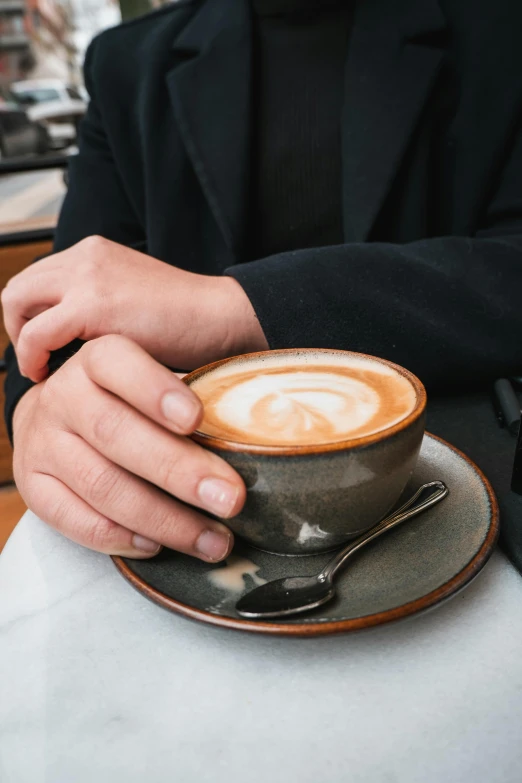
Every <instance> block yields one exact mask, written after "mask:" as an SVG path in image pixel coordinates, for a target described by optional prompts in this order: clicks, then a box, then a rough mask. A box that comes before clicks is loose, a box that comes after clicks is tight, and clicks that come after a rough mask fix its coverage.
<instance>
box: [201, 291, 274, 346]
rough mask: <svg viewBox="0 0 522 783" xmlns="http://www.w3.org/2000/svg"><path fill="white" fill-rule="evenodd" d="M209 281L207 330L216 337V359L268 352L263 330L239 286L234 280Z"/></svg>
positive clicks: (248, 300)
mask: <svg viewBox="0 0 522 783" xmlns="http://www.w3.org/2000/svg"><path fill="white" fill-rule="evenodd" d="M210 280H211V281H212V284H211V290H210V306H209V309H210V312H211V314H212V315H211V318H212V321H211V323H210V325H209V328H210V330H211V332H213V333H214V334H215V335H216V337H217V338H218V341H217V344H216V346H215V351H216V353H219V354H220V355H219V356H217V355H216V359H218V358H225V357H227V356H237V355H238V354H242V353H251V352H254V351H266V350H268V347H269V346H268V343H267V340H266V337H265V334H264V332H263V328H262V326H261V324H260V323H259V319H258V317H257V315H256V312H255V310H254V308H253V307H252V303H251V301H250V299H249V298H248V296H247V295H246V293H245V291H244V289H243V288H242V286H241V285H240V284H239V283H238V282H237V280H235V279H234V278H233V277H214V278H210ZM216 326H217V328H216Z"/></svg>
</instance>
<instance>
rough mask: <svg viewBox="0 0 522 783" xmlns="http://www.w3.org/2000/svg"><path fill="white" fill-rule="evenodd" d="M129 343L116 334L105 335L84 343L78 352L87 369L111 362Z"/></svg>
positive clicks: (126, 339)
mask: <svg viewBox="0 0 522 783" xmlns="http://www.w3.org/2000/svg"><path fill="white" fill-rule="evenodd" d="M129 342H130V341H129V340H128V338H126V337H121V335H118V334H105V335H103V336H102V337H96V338H95V339H93V340H89V342H87V343H85V345H83V346H82V347H81V349H80V351H79V353H80V354H81V356H82V360H83V361H84V363H85V364H86V365H87V366H88V367H97V366H100V365H103V364H104V363H105V362H107V361H112V360H113V359H114V356H115V355H117V354H119V353H120V352H121V351H122V350H123V349H124V348H125V346H126V345H127V344H128V343H129Z"/></svg>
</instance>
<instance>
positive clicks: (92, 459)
mask: <svg viewBox="0 0 522 783" xmlns="http://www.w3.org/2000/svg"><path fill="white" fill-rule="evenodd" d="M64 453H67V454H68V455H70V458H69V459H68V460H67V461H64V460H63V454H64ZM49 470H50V472H52V473H55V472H56V471H57V470H59V472H60V479H61V481H63V482H64V484H66V485H67V487H69V488H70V489H71V490H72V491H73V492H74V493H75V495H77V496H79V497H81V498H82V499H83V500H84V501H85V502H86V503H87V504H88V505H89V506H91V507H92V508H93V509H94V510H95V511H96V512H98V513H99V514H101V515H102V516H103V517H104V518H108V519H110V520H112V521H114V522H116V523H118V524H119V525H120V526H122V527H124V528H126V529H128V530H131V531H133V532H134V533H136V534H138V535H140V536H142V537H145V538H146V539H148V540H152V541H154V542H157V544H158V545H159V544H162V545H165V546H168V547H170V548H171V549H176V550H177V551H179V552H184V553H185V554H189V555H194V556H196V557H199V558H201V559H202V560H206V561H212V562H214V561H216V560H221V559H222V558H224V557H226V556H227V555H228V554H229V552H230V550H231V548H232V543H233V538H232V534H231V532H230V531H229V530H228V529H227V528H226V527H225V526H224V525H222V524H220V523H219V522H214V520H210V519H208V518H207V517H205V516H203V515H202V514H198V513H197V511H195V510H194V509H192V508H187V507H186V506H184V505H183V504H182V503H179V502H177V501H176V500H174V499H173V498H171V497H169V496H168V495H166V494H165V493H164V492H161V491H160V490H159V489H157V488H156V487H154V486H152V485H151V484H148V483H147V482H145V481H142V480H141V479H139V478H137V477H136V476H134V475H132V474H131V473H129V472H128V471H126V470H123V469H122V468H120V467H119V466H118V465H115V464H114V463H111V462H110V461H109V460H107V459H105V458H104V457H102V456H101V455H100V454H98V453H97V452H96V451H95V450H94V449H93V448H92V447H91V446H89V445H88V444H87V443H85V442H84V441H82V439H81V438H80V437H78V436H77V435H74V434H71V433H62V434H61V436H60V437H57V438H55V441H54V444H53V447H52V448H51V454H50V458H49Z"/></svg>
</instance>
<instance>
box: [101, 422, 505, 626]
mask: <svg viewBox="0 0 522 783" xmlns="http://www.w3.org/2000/svg"><path fill="white" fill-rule="evenodd" d="M426 435H429V437H430V438H433V439H434V440H438V441H439V442H440V443H442V444H444V445H445V446H447V447H448V448H449V449H451V450H452V451H454V452H455V453H456V454H458V455H459V456H460V457H461V458H462V459H463V460H464V461H465V462H467V463H468V465H470V466H471V468H472V469H473V470H474V471H475V472H476V473H477V475H478V476H479V477H480V479H481V481H482V483H483V485H484V488H485V489H486V492H487V494H488V498H489V503H490V507H491V523H490V526H489V530H488V532H487V535H486V537H485V539H484V541H483V542H482V545H481V546H480V549H479V550H478V551H477V552H476V553H475V554H474V555H473V557H472V558H471V560H470V561H469V563H468V564H467V565H466V566H464V568H463V569H462V571H459V573H458V574H455V576H454V577H452V578H451V579H449V580H448V581H447V582H445V583H444V584H443V585H441V586H440V587H438V588H437V589H436V590H432V592H431V593H428V594H427V595H424V596H422V597H421V598H417V599H416V600H414V601H409V602H408V603H405V604H403V605H402V606H397V607H395V608H393V609H388V610H387V611H385V612H377V613H375V614H369V615H365V616H362V617H354V618H352V619H350V620H331V621H329V622H311V623H292V624H290V623H288V622H287V623H281V622H278V621H276V620H274V621H272V622H262V621H257V620H246V619H242V618H239V617H238V618H235V617H225V616H224V615H218V614H212V613H211V612H207V611H205V610H204V609H195V608H194V607H193V606H188V605H187V604H183V603H181V602H180V601H176V600H175V599H174V598H171V597H170V596H168V595H165V594H164V593H162V592H160V591H159V590H156V588H154V587H151V586H150V585H149V584H147V582H145V581H144V580H143V579H141V577H139V576H138V575H137V574H135V573H134V571H133V570H132V569H131V568H130V567H129V566H128V565H127V563H126V562H125V560H124V559H123V558H122V557H119V556H115V555H113V556H112V560H113V561H114V564H115V566H116V568H117V569H118V571H119V572H120V573H121V574H122V576H123V577H124V578H125V579H126V580H127V581H128V582H129V583H130V584H131V585H132V587H134V588H135V589H136V590H137V591H138V592H140V593H142V594H143V595H144V596H145V597H146V598H149V599H150V600H151V601H153V602H154V603H156V604H159V606H162V607H163V608H165V609H169V610H170V611H171V612H175V613H176V614H181V615H183V616H184V617H188V618H189V619H191V620H199V621H200V622H204V623H207V624H209V625H217V626H221V627H222V628H230V629H232V630H235V631H250V632H252V633H263V634H271V635H273V636H292V637H311V636H327V635H329V634H337V633H345V632H347V631H360V630H364V629H366V628H372V627H374V626H377V625H383V624H385V623H391V622H395V621H397V620H403V619H405V618H407V617H410V616H411V615H414V614H417V613H419V612H424V611H426V610H427V609H430V608H431V607H433V606H436V605H437V604H439V603H441V602H442V601H444V600H445V599H446V598H450V596H452V595H453V594H454V593H457V592H458V591H459V590H461V589H462V588H464V587H465V586H466V585H467V584H468V583H469V582H471V581H472V580H473V579H474V577H475V576H477V574H478V573H479V572H480V570H481V569H482V568H483V566H484V565H485V564H486V562H487V561H488V559H489V557H490V556H491V554H492V552H493V548H494V546H495V544H496V542H497V539H498V535H499V509H498V503H497V499H496V497H495V493H494V492H493V489H492V487H491V484H490V483H489V481H488V479H487V478H486V476H485V475H484V473H483V472H482V471H481V470H480V468H479V467H477V465H475V463H474V462H473V461H472V460H471V459H470V458H469V457H468V456H466V454H464V453H463V452H462V451H460V449H457V448H455V446H452V445H451V444H450V443H448V442H447V441H445V440H444V439H443V438H439V437H438V436H437V435H432V434H431V433H429V432H426Z"/></svg>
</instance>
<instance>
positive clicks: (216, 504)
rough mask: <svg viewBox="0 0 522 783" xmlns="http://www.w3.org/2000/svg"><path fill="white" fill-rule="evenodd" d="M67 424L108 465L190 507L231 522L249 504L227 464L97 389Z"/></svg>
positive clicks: (94, 387) (86, 398) (74, 409)
mask: <svg viewBox="0 0 522 783" xmlns="http://www.w3.org/2000/svg"><path fill="white" fill-rule="evenodd" d="M72 402H73V404H74V400H73V401H72ZM66 421H67V423H68V424H69V426H71V427H74V431H75V432H77V433H78V434H79V435H80V436H81V437H82V438H83V439H84V440H85V441H87V442H88V443H90V444H91V446H93V447H94V449H95V450H96V451H97V452H99V453H100V454H102V455H103V456H104V457H106V458H107V459H108V460H110V461H111V462H114V463H116V464H117V465H121V466H122V467H123V468H125V469H126V470H127V471H129V472H131V473H133V474H135V475H137V476H140V477H141V478H143V479H145V480H146V481H149V482H151V483H153V484H155V485H156V486H158V487H160V488H161V489H163V490H165V491H166V492H168V493H169V494H171V495H174V496H175V497H177V498H180V500H182V501H184V502H185V503H190V504H191V505H193V506H198V507H199V508H203V509H204V510H205V511H208V512H210V513H211V514H215V515H216V516H219V517H222V518H225V519H226V518H228V517H232V516H235V515H236V514H237V513H238V512H239V510H240V509H241V508H242V506H243V504H244V501H245V495H246V490H245V487H244V484H243V482H242V481H241V479H240V477H239V476H238V475H237V473H236V472H235V471H234V470H233V468H231V467H230V465H228V464H227V463H226V462H224V460H222V459H220V458H219V457H218V456H217V455H215V454H213V453H212V452H210V451H207V450H206V449H203V448H201V446H198V445H197V444H196V443H194V442H193V441H191V440H188V439H187V438H184V437H181V436H179V435H175V434H173V433H169V432H167V430H165V429H164V428H163V427H160V426H159V425H158V424H155V423H154V422H152V421H150V419H148V418H146V417H145V416H143V415H142V414H141V413H139V412H138V411H137V410H135V409H134V408H131V407H130V406H129V405H127V404H124V403H123V402H122V400H121V399H119V398H117V397H115V396H114V395H112V394H109V393H108V392H106V391H104V390H102V389H100V388H98V387H96V386H94V384H93V389H92V393H90V394H88V395H85V397H84V399H83V401H82V405H81V406H78V405H74V407H72V408H70V410H69V416H68V418H66Z"/></svg>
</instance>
